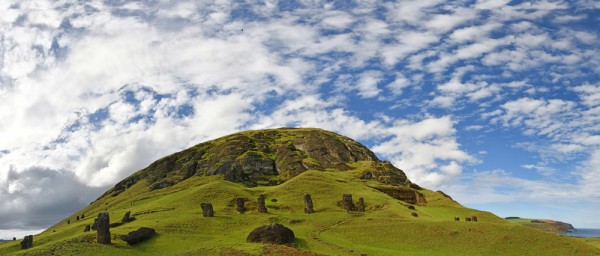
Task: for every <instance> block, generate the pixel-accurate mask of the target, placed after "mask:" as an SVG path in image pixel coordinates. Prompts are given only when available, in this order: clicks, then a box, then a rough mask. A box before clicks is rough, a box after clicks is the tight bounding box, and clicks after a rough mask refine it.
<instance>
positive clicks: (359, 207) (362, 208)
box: [356, 197, 365, 212]
mask: <svg viewBox="0 0 600 256" xmlns="http://www.w3.org/2000/svg"><path fill="white" fill-rule="evenodd" d="M356 210H357V211H359V212H364V211H365V200H364V199H363V198H362V197H360V198H358V203H357V204H356Z"/></svg>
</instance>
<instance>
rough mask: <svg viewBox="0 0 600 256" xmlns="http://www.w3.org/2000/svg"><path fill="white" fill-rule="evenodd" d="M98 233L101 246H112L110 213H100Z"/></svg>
mask: <svg viewBox="0 0 600 256" xmlns="http://www.w3.org/2000/svg"><path fill="white" fill-rule="evenodd" d="M96 232H97V234H98V243H99V244H110V217H109V215H108V212H100V213H98V221H97V227H96Z"/></svg>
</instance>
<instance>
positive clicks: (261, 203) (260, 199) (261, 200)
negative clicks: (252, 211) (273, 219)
mask: <svg viewBox="0 0 600 256" xmlns="http://www.w3.org/2000/svg"><path fill="white" fill-rule="evenodd" d="M258 212H260V213H267V206H266V205H265V195H260V196H259V197H258Z"/></svg>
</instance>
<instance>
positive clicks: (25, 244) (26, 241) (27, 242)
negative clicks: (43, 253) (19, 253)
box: [21, 235, 33, 250]
mask: <svg viewBox="0 0 600 256" xmlns="http://www.w3.org/2000/svg"><path fill="white" fill-rule="evenodd" d="M31 247H33V236H32V235H28V236H25V237H24V238H23V241H21V250H25V249H29V248H31Z"/></svg>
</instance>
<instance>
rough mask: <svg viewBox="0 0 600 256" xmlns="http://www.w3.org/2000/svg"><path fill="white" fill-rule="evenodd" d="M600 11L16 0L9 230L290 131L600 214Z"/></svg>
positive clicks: (458, 192)
mask: <svg viewBox="0 0 600 256" xmlns="http://www.w3.org/2000/svg"><path fill="white" fill-rule="evenodd" d="M599 23H600V2H597V1H594V0H579V1H562V0H542V1H510V0H489V1H488V0H477V1H476V0H468V1H466V0H465V1H441V0H431V1H422V0H415V1H399V2H394V1H375V0H364V1H345V0H344V1H319V0H295V1H276V0H264V1H259V0H256V1H253V0H249V1H247V2H243V1H233V0H232V1H229V0H215V1H183V0H182V1H162V0H147V1H124V0H87V1H76V0H58V1H54V0H52V1H50V0H47V1H46V0H32V1H27V0H23V1H21V0H19V1H16V0H2V1H0V238H8V237H11V238H12V236H13V235H15V234H16V235H18V236H21V234H24V233H28V232H33V230H40V229H44V228H46V227H48V226H49V225H51V224H53V223H55V222H56V221H57V220H59V219H61V218H63V217H65V216H66V215H68V214H70V213H72V212H73V211H74V210H77V209H79V208H81V207H83V206H85V205H87V204H88V203H89V202H90V201H92V200H93V199H95V198H96V197H97V196H98V195H99V194H101V193H102V192H103V191H105V190H106V189H107V188H108V187H109V186H111V185H113V184H114V183H116V182H117V181H119V180H121V179H122V178H124V177H126V176H128V175H129V174H131V173H133V172H134V171H136V170H138V169H140V168H143V167H145V166H146V165H148V164H149V163H151V162H152V161H153V160H156V159H158V158H160V157H162V156H164V155H167V154H170V153H173V152H175V151H179V150H182V149H185V148H187V147H189V146H192V145H195V144H197V143H200V142H202V141H206V140H208V139H213V138H217V137H219V136H222V135H225V134H229V133H232V132H236V131H240V130H246V129H261V128H272V127H281V126H294V127H296V126H308V127H321V128H324V129H328V130H333V131H335V132H338V133H341V134H344V135H347V136H349V137H351V138H354V139H356V140H358V141H360V142H362V143H364V144H365V145H367V146H369V147H371V148H372V149H373V150H374V151H375V152H376V153H377V154H378V156H380V158H382V159H388V160H391V161H392V162H393V163H394V164H395V165H396V166H398V167H399V168H401V169H403V170H405V172H406V173H407V175H408V176H409V178H410V179H412V180H413V181H415V182H417V183H418V184H421V185H423V186H425V187H428V188H430V189H434V190H438V189H441V190H443V191H445V192H446V193H448V194H450V195H452V196H453V197H454V198H455V199H457V200H458V201H460V202H461V203H463V204H464V205H466V206H469V207H474V208H478V209H483V210H488V211H492V212H494V213H496V214H497V215H499V216H502V217H506V216H523V217H534V218H552V219H558V220H563V221H567V222H570V223H573V224H574V225H575V226H576V227H600V220H599V219H598V218H597V216H599V215H600V207H599V205H600V52H599V51H600V40H599V38H598V37H599V36H600V29H599V27H598V24H599Z"/></svg>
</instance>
